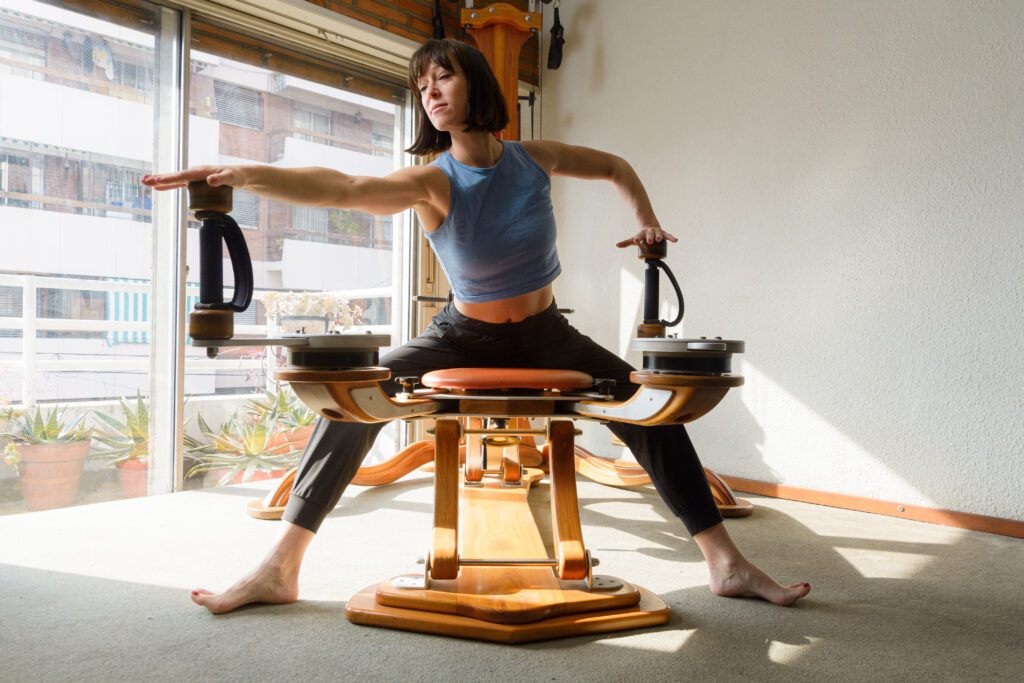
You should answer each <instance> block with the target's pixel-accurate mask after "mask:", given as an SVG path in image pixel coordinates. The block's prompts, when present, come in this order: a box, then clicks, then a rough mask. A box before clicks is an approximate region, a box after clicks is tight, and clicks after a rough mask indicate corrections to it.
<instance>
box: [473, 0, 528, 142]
mask: <svg viewBox="0 0 1024 683" xmlns="http://www.w3.org/2000/svg"><path fill="white" fill-rule="evenodd" d="M460 20H461V22H462V25H463V26H464V27H465V28H466V30H467V31H468V32H469V34H470V35H471V36H473V40H475V41H476V46H477V48H478V49H479V50H480V52H482V53H483V55H484V57H485V58H486V59H487V63H488V64H490V65H491V70H492V71H494V76H495V77H496V78H497V79H498V85H500V86H501V92H502V94H503V95H504V96H505V105H506V106H507V107H508V117H509V122H508V125H507V126H506V127H505V129H504V130H503V131H502V132H501V139H502V140H518V139H519V116H518V107H519V53H520V51H521V50H522V47H523V44H524V43H526V41H527V40H529V38H530V36H532V35H534V34H535V33H539V32H540V30H541V15H540V12H524V11H523V10H521V9H517V8H516V7H514V6H512V5H510V4H508V3H507V2H496V3H494V4H491V5H488V6H487V7H483V8H480V9H474V8H464V9H463V10H462V14H461V17H460Z"/></svg>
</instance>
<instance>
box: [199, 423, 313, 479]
mask: <svg viewBox="0 0 1024 683" xmlns="http://www.w3.org/2000/svg"><path fill="white" fill-rule="evenodd" d="M196 417H197V422H198V425H199V432H200V434H201V435H202V436H203V437H204V439H205V440H200V439H197V438H195V437H193V436H191V435H189V434H186V435H185V437H184V440H185V450H186V451H187V452H188V453H189V454H190V455H191V456H192V457H193V458H194V459H195V460H196V464H195V465H194V466H193V467H192V468H191V469H190V470H189V471H188V476H189V477H191V476H193V475H196V474H199V473H200V472H208V471H211V470H227V471H226V472H225V473H224V476H222V477H221V478H220V480H219V481H218V482H217V484H218V486H223V485H224V484H228V483H230V482H231V481H232V480H233V479H234V478H235V477H236V476H237V475H239V474H241V475H242V481H243V482H245V481H249V480H250V479H251V478H252V476H253V475H254V474H255V473H256V472H271V471H274V470H283V469H287V468H289V467H291V466H292V465H294V464H295V463H296V462H298V459H299V455H300V454H301V452H302V450H301V449H300V448H293V446H295V445H296V442H294V441H290V442H287V443H284V444H281V443H280V442H277V441H276V440H274V439H273V436H274V435H275V433H276V432H277V431H278V425H279V424H280V421H279V414H278V412H277V411H276V410H268V411H265V412H263V413H262V414H260V415H259V417H258V418H257V419H255V420H250V419H244V418H243V417H241V416H239V414H238V413H237V412H236V413H235V414H234V415H232V416H231V417H230V418H229V419H228V420H227V421H226V422H224V424H223V425H221V428H220V430H219V431H217V432H214V431H213V429H211V428H210V426H209V425H208V424H207V423H206V420H204V419H203V417H202V415H197V416H196Z"/></svg>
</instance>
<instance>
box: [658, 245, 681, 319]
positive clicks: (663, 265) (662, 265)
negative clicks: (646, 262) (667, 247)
mask: <svg viewBox="0 0 1024 683" xmlns="http://www.w3.org/2000/svg"><path fill="white" fill-rule="evenodd" d="M652 261H653V262H654V263H656V264H657V265H658V267H659V268H661V269H662V270H663V271H665V275H667V276H668V281H669V282H671V283H672V289H674V290H676V301H678V302H679V313H677V314H676V317H675V319H674V320H673V321H672V322H666V321H665V320H660V321H659V322H660V323H661V324H662V325H664V326H665V327H675V326H676V325H678V324H679V322H680V321H681V320H682V319H683V311H684V310H685V304H684V302H683V292H682V290H681V289H679V283H678V282H676V276H675V275H673V274H672V271H671V270H669V267H668V265H667V264H666V263H665V262H664V261H662V260H661V259H652Z"/></svg>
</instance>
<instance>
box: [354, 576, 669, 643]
mask: <svg viewBox="0 0 1024 683" xmlns="http://www.w3.org/2000/svg"><path fill="white" fill-rule="evenodd" d="M549 573H550V572H549ZM635 588H636V590H638V591H639V594H640V601H639V603H638V604H636V605H634V606H632V607H623V608H620V609H611V610H604V611H596V612H582V613H578V614H564V615H561V616H555V617H551V618H549V619H542V620H539V621H534V622H530V623H527V624H502V623H496V622H492V621H485V620H483V619H474V618H472V617H464V616H462V615H459V614H444V613H440V612H428V611H423V610H417V609H407V608H403V607H390V606H388V605H381V604H380V603H379V602H378V600H377V593H378V586H376V585H374V586H370V587H368V588H366V589H365V590H362V591H360V592H359V593H358V594H356V595H354V596H353V597H352V598H351V599H350V600H349V601H348V606H347V607H346V608H345V615H346V616H347V617H348V619H349V621H351V622H353V623H355V624H363V625H366V626H383V627H385V628H394V629H399V630H403V631H418V632H420V633H434V634H438V635H443V636H455V637H458V638H472V639H475V640H488V641H492V642H497V643H510V644H513V643H529V642H533V641H538V640H550V639H553V638H567V637H571V636H582V635H587V634H591V633H608V632H611V631H625V630H629V629H634V628H646V627H651V626H659V625H661V624H664V623H665V622H666V621H668V618H669V614H670V612H669V608H668V606H667V605H666V604H665V602H664V601H663V600H662V599H661V598H659V597H658V596H657V595H654V594H653V593H651V592H650V591H648V590H647V589H645V588H640V587H638V586H637V587H635Z"/></svg>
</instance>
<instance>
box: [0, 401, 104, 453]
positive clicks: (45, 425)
mask: <svg viewBox="0 0 1024 683" xmlns="http://www.w3.org/2000/svg"><path fill="white" fill-rule="evenodd" d="M66 409H67V406H56V407H54V408H52V409H51V410H50V411H49V412H47V413H44V412H43V410H42V408H39V407H36V411H35V414H28V413H24V414H22V415H20V416H18V417H16V419H15V420H14V424H15V430H14V431H9V432H4V433H3V435H2V436H3V437H5V438H6V439H7V440H8V441H10V443H8V444H7V448H6V449H5V450H4V455H5V456H6V458H5V459H6V460H7V462H8V463H10V464H12V465H14V464H17V463H18V461H19V460H20V458H19V457H18V446H35V445H39V444H55V443H73V442H75V441H87V440H88V439H90V438H91V437H92V429H91V428H86V427H85V426H84V423H85V418H86V415H84V414H83V415H82V416H81V417H79V418H77V419H75V420H73V421H71V422H67V421H65V419H64V411H65V410H66Z"/></svg>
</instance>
